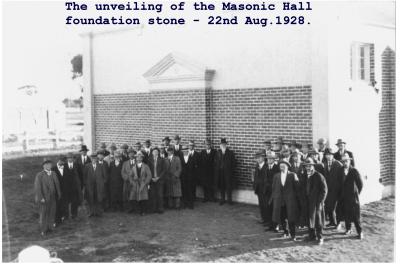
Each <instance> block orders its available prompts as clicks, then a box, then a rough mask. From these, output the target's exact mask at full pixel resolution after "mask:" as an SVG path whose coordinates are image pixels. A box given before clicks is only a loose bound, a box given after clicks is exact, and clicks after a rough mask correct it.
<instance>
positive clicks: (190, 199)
mask: <svg viewBox="0 0 400 265" xmlns="http://www.w3.org/2000/svg"><path fill="white" fill-rule="evenodd" d="M189 146H190V147H189V148H188V147H186V146H182V147H181V150H182V158H183V164H182V174H181V181H182V201H183V207H188V208H189V209H193V208H194V201H195V199H196V194H195V192H196V179H197V175H198V169H199V154H198V153H197V152H196V151H195V150H194V142H193V141H189Z"/></svg>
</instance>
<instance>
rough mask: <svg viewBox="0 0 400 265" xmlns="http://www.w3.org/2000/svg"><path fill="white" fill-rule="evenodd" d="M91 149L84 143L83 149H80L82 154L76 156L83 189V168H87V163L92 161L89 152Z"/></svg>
mask: <svg viewBox="0 0 400 265" xmlns="http://www.w3.org/2000/svg"><path fill="white" fill-rule="evenodd" d="M88 151H89V149H87V146H86V145H82V147H81V149H80V150H79V153H80V154H81V155H80V156H79V157H77V158H76V162H75V164H76V167H77V170H78V176H79V181H80V182H81V189H83V169H84V168H85V165H86V164H90V163H91V162H92V161H91V160H90V157H88V155H87V152H88Z"/></svg>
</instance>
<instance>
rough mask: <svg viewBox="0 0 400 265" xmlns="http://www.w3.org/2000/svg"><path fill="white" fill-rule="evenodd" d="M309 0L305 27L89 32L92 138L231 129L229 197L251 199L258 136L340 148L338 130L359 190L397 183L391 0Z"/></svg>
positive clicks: (199, 137)
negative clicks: (359, 178)
mask: <svg viewBox="0 0 400 265" xmlns="http://www.w3.org/2000/svg"><path fill="white" fill-rule="evenodd" d="M313 8H314V9H313V10H314V11H313V15H312V22H313V23H312V25H310V26H293V27H291V26H290V27H285V28H280V27H271V28H268V29H265V28H256V27H249V26H240V25H237V26H234V27H232V26H226V27H224V26H220V27H210V26H208V27H205V26H183V27H182V26H181V27H168V28H165V27H164V28H163V27H153V28H150V27H137V28H133V29H132V28H130V29H120V30H115V31H111V32H110V31H107V32H105V31H95V32H90V33H86V34H83V35H82V36H83V38H84V43H85V49H84V55H83V58H84V76H85V79H86V84H85V88H86V89H85V92H84V93H85V95H84V106H85V126H86V130H85V137H84V138H85V143H86V144H88V145H89V148H90V147H91V149H92V150H95V149H96V148H98V146H99V144H100V143H101V142H106V143H108V144H109V143H111V142H115V143H116V144H117V145H119V144H122V143H128V144H130V145H132V144H133V143H135V142H136V141H141V142H143V141H144V140H146V139H150V140H152V142H153V144H156V145H158V144H160V143H161V139H162V138H163V137H164V136H170V137H172V136H173V135H175V134H179V135H180V136H181V137H182V138H183V139H182V140H183V142H184V143H185V142H187V141H188V140H192V139H193V140H195V142H196V143H197V149H201V148H203V141H204V139H205V138H206V137H209V138H211V139H212V141H213V143H214V145H218V143H219V139H220V138H221V137H226V138H227V140H228V142H229V146H230V148H231V149H233V150H234V152H235V154H236V158H237V161H238V167H237V169H236V171H235V179H236V180H237V184H238V187H237V189H236V190H235V192H234V199H235V200H237V201H244V202H256V197H255V195H254V193H253V192H252V191H251V174H252V169H253V166H254V158H253V155H254V153H255V151H256V150H258V149H260V148H261V146H262V141H263V140H266V139H275V138H276V137H278V136H283V138H284V139H285V140H296V141H298V142H300V143H302V144H303V145H305V144H307V143H314V144H315V143H316V141H317V139H318V138H320V137H326V138H327V139H328V140H329V143H330V146H331V147H333V148H334V149H335V150H336V148H335V143H336V140H337V139H338V138H342V139H344V140H346V141H347V143H348V145H347V147H348V149H349V150H351V151H353V152H354V154H355V157H356V166H357V168H358V169H360V171H361V173H362V175H363V177H364V178H365V191H364V192H363V194H362V200H363V201H364V202H366V201H370V200H374V199H379V198H380V197H381V196H382V194H384V195H385V196H387V195H390V194H393V193H394V188H393V187H394V179H395V178H394V167H395V166H394V165H395V156H394V140H395V138H394V137H395V135H394V101H395V100H394V95H395V76H394V69H395V67H394V64H395V62H394V54H395V52H394V49H395V45H394V44H395V34H394V33H395V26H394V9H393V8H394V4H393V3H389V2H385V3H382V4H380V5H379V6H376V4H375V5H371V4H369V3H362V2H354V3H352V4H349V3H342V4H339V3H334V4H330V3H319V4H315V5H314V6H313ZM354 10H357V12H356V14H357V15H355V13H354ZM176 51H179V52H176ZM382 99H383V100H382ZM380 183H381V184H380ZM382 184H383V185H382ZM199 192H200V193H201V191H199Z"/></svg>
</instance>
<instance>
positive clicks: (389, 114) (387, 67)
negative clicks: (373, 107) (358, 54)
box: [379, 47, 396, 185]
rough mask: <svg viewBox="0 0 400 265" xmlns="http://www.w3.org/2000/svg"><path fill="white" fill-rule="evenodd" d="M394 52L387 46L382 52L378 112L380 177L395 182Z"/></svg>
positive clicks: (388, 183) (385, 182) (386, 183)
mask: <svg viewBox="0 0 400 265" xmlns="http://www.w3.org/2000/svg"><path fill="white" fill-rule="evenodd" d="M395 60H396V57H395V52H394V51H393V50H392V49H390V48H389V47H388V48H386V49H385V50H384V52H383V54H382V109H381V112H380V114H379V137H380V143H379V144H380V164H381V179H382V183H383V184H384V185H392V184H394V183H395V165H396V161H395V155H396V152H395V148H396V124H395V122H396V118H395V113H396V90H395V86H396V76H395V75H396V67H395Z"/></svg>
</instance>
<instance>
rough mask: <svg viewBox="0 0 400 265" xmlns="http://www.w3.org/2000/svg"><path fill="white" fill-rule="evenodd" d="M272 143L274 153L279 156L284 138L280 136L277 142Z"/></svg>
mask: <svg viewBox="0 0 400 265" xmlns="http://www.w3.org/2000/svg"><path fill="white" fill-rule="evenodd" d="M271 143H272V151H274V152H275V153H276V154H279V153H280V152H281V150H282V143H283V137H282V136H279V137H278V138H277V139H276V140H273V141H272V142H271Z"/></svg>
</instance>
